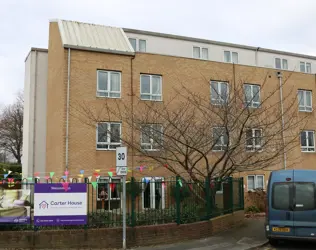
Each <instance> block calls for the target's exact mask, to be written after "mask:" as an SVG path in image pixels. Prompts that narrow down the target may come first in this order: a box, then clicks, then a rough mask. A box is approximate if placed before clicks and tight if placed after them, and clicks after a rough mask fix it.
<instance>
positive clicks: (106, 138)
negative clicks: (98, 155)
mask: <svg viewBox="0 0 316 250" xmlns="http://www.w3.org/2000/svg"><path fill="white" fill-rule="evenodd" d="M120 145H121V123H114V122H101V123H98V125H97V149H103V150H106V149H116V147H118V146H120Z"/></svg>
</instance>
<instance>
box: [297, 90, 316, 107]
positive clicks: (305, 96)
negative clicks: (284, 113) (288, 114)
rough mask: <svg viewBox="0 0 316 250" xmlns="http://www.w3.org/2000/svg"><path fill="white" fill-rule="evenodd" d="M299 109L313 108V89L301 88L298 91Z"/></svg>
mask: <svg viewBox="0 0 316 250" xmlns="http://www.w3.org/2000/svg"><path fill="white" fill-rule="evenodd" d="M298 109H299V111H307V112H310V111H312V110H313V108H312V91H310V90H299V91H298Z"/></svg>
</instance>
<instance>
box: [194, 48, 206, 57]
mask: <svg viewBox="0 0 316 250" xmlns="http://www.w3.org/2000/svg"><path fill="white" fill-rule="evenodd" d="M193 58H197V59H204V60H207V59H208V48H201V47H197V46H194V47H193Z"/></svg>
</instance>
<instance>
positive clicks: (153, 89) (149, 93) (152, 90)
mask: <svg viewBox="0 0 316 250" xmlns="http://www.w3.org/2000/svg"><path fill="white" fill-rule="evenodd" d="M140 98H141V99H142V100H152V101H161V100H162V77H161V76H158V75H145V74H141V75H140Z"/></svg>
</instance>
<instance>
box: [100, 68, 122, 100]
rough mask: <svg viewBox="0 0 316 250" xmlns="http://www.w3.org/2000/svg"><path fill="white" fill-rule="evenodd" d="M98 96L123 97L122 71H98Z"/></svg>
mask: <svg viewBox="0 0 316 250" xmlns="http://www.w3.org/2000/svg"><path fill="white" fill-rule="evenodd" d="M97 96H98V97H111V98H120V97H121V72H116V71H106V70H98V71H97Z"/></svg>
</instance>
